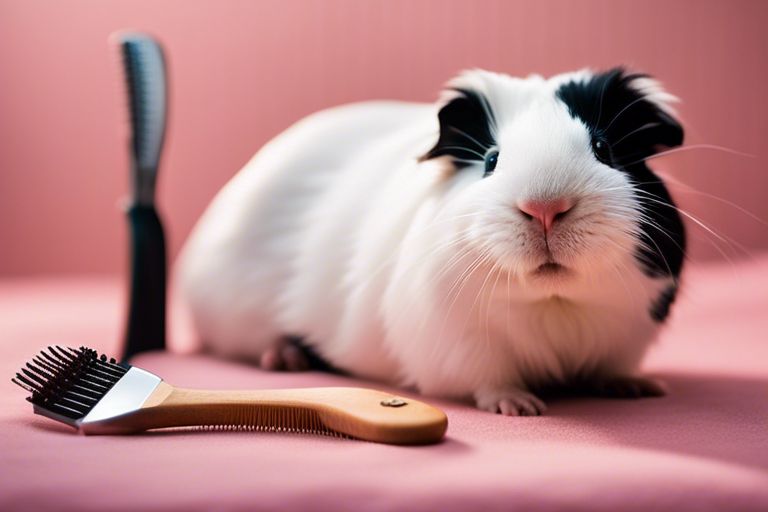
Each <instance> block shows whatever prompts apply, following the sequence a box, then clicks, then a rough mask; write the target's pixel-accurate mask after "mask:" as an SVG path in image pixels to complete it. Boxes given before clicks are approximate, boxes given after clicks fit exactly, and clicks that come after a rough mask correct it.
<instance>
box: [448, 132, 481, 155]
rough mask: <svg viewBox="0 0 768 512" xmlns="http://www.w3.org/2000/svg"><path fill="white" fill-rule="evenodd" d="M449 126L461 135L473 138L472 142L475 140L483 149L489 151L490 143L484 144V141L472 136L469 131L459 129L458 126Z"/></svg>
mask: <svg viewBox="0 0 768 512" xmlns="http://www.w3.org/2000/svg"><path fill="white" fill-rule="evenodd" d="M449 128H450V129H451V130H453V131H455V132H456V133H458V134H459V135H463V136H465V137H466V138H468V139H469V140H471V141H472V142H474V143H475V144H477V146H478V147H479V148H480V149H482V150H483V151H488V148H489V147H490V145H488V144H482V143H481V142H480V141H478V140H477V139H476V138H474V137H472V136H471V135H470V134H468V133H467V132H465V131H464V130H459V129H458V128H456V127H455V126H449Z"/></svg>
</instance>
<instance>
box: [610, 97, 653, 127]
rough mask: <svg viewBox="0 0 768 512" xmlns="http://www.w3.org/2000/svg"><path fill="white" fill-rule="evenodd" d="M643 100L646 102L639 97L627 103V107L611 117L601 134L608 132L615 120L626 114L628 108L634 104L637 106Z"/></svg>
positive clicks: (643, 98) (643, 99)
mask: <svg viewBox="0 0 768 512" xmlns="http://www.w3.org/2000/svg"><path fill="white" fill-rule="evenodd" d="M645 100H646V98H645V96H641V97H639V98H637V99H636V100H634V101H631V102H629V104H627V106H626V107H624V108H623V109H621V110H619V113H618V114H616V115H615V116H614V117H613V119H611V122H610V123H608V126H606V127H605V128H604V129H603V132H607V131H608V130H610V128H611V126H613V123H615V122H616V120H617V119H618V118H619V117H621V115H622V114H623V113H624V112H626V111H627V110H629V109H630V108H631V107H632V106H633V105H635V104H637V103H640V102H641V101H645Z"/></svg>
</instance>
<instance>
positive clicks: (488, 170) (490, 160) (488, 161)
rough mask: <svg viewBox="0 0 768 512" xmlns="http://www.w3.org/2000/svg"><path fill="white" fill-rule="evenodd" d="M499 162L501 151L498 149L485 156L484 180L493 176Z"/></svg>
mask: <svg viewBox="0 0 768 512" xmlns="http://www.w3.org/2000/svg"><path fill="white" fill-rule="evenodd" d="M498 160H499V151H498V150H497V149H492V150H490V151H488V153H486V154H485V174H483V178H485V177H486V176H490V175H491V174H493V170H494V169H495V168H496V163H497V162H498Z"/></svg>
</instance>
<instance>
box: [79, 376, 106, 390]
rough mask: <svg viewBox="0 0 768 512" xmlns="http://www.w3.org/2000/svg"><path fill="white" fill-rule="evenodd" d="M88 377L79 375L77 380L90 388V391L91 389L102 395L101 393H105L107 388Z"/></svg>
mask: <svg viewBox="0 0 768 512" xmlns="http://www.w3.org/2000/svg"><path fill="white" fill-rule="evenodd" d="M89 377H90V375H80V377H79V378H78V381H79V382H82V383H84V384H88V385H89V386H90V387H91V389H93V390H94V391H99V392H100V393H101V394H102V395H103V394H104V393H102V391H103V392H106V391H107V390H108V389H109V386H105V385H104V383H102V382H94V381H93V380H92V379H90V378H89Z"/></svg>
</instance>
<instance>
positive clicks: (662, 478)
mask: <svg viewBox="0 0 768 512" xmlns="http://www.w3.org/2000/svg"><path fill="white" fill-rule="evenodd" d="M687 285H688V286H687V288H686V292H685V293H684V294H683V296H682V297H681V300H680V304H679V307H678V308H677V309H676V310H675V311H674V313H673V316H672V319H671V322H670V325H669V327H668V329H666V330H665V332H664V335H663V337H662V339H661V340H660V343H659V344H658V345H657V347H656V348H655V349H654V351H653V352H652V354H651V355H650V357H649V359H648V361H647V367H648V370H649V371H650V372H651V373H653V374H656V375H659V376H662V377H663V378H664V379H666V380H667V382H668V383H669V385H670V388H671V394H670V395H669V396H668V397H665V398H660V399H646V400H640V401H612V400H599V399H593V398H569V399H560V400H554V401H550V402H549V406H550V409H549V410H548V411H547V415H546V416H543V417H538V418H508V417H501V416H495V415H492V414H488V413H484V412H480V411H477V410H475V409H473V408H472V407H469V406H465V405H461V404H453V403H446V402H439V401H437V402H435V403H436V404H437V405H440V406H442V407H444V408H445V410H446V412H447V413H448V417H449V422H450V424H449V429H448V436H447V439H446V441H445V442H444V443H442V444H440V445H437V446H429V447H415V448H404V447H393V446H385V445H377V444H372V443H365V442H358V441H344V440H337V439H332V438H324V437H315V436H304V435H288V434H286V435H282V434H258V433H226V432H200V431H198V432H167V433H150V434H145V435H137V436H126V437H83V436H77V435H73V434H72V433H71V432H70V431H69V430H68V429H67V428H66V427H63V426H61V425H59V424H57V423H55V422H52V421H50V420H47V419H45V418H42V417H38V416H33V415H32V411H31V407H30V406H29V404H27V403H26V402H25V401H24V400H23V396H24V393H23V392H22V391H21V390H20V389H18V388H16V386H14V385H13V384H11V383H10V381H9V380H8V379H9V378H10V377H11V376H12V374H13V373H14V372H15V371H16V369H17V368H18V367H19V366H20V365H21V364H22V363H23V362H24V361H25V360H26V359H27V358H29V357H30V356H32V355H33V354H34V353H35V352H36V351H37V350H39V349H40V348H42V347H43V346H44V345H47V344H50V343H59V344H69V345H79V344H86V345H89V346H92V347H94V348H97V349H99V350H106V351H108V352H113V353H114V351H115V350H116V349H115V346H116V344H115V343H114V340H115V339H117V338H118V337H119V330H120V329H119V326H120V325H121V311H122V302H121V299H122V297H123V293H122V291H121V287H120V285H119V283H118V282H116V281H99V280H92V279H91V280H89V279H81V280H15V281H14V280H6V281H4V282H0V335H1V336H2V339H1V341H0V343H1V344H0V350H1V351H2V352H0V354H1V355H2V357H1V358H0V376H3V375H4V376H5V377H3V381H2V382H3V384H1V385H0V386H2V389H3V392H2V394H1V395H0V400H2V401H1V402H0V407H1V409H0V453H1V458H0V474H1V475H2V477H0V510H4V511H6V510H20V509H25V510H39V509H42V508H45V507H48V508H55V509H58V510H80V511H83V510H119V509H123V510H144V509H152V510H161V509H162V510H166V509H177V510H185V511H187V510H199V509H207V510H210V509H216V510H230V509H243V510H257V509H277V508H280V509H296V510H302V511H303V510H526V511H530V510H605V511H615V510H638V511H640V510H643V511H646V510H755V511H757V510H762V511H765V510H768V319H767V318H766V312H768V292H766V288H767V287H768V258H763V259H760V260H758V261H756V262H753V263H749V264H744V265H740V266H738V267H708V268H695V269H692V270H691V271H690V272H689V273H688V275H687ZM174 335H175V339H176V343H177V344H178V342H179V341H185V340H188V338H189V336H188V332H186V331H184V330H180V329H178V328H177V329H175V330H174ZM134 362H135V364H136V365H138V366H140V367H143V368H146V369H147V370H150V371H153V372H155V373H157V374H159V375H160V376H162V377H163V378H165V379H166V380H168V381H169V382H171V383H172V384H178V385H182V386H188V387H210V388H238V387H241V388H272V387H293V386H325V385H365V383H361V382H357V381H354V380H350V379H346V378H343V377H339V376H333V375H325V374H320V373H304V374H269V373H263V372H261V371H258V370H256V369H254V368H252V367H249V366H246V365H242V364H236V363H232V362H225V361H220V360H215V359H211V358H208V357H205V356H200V355H174V354H167V353H162V354H161V353H156V354H146V355H143V356H140V357H139V358H137V360H135V361H134Z"/></svg>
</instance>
